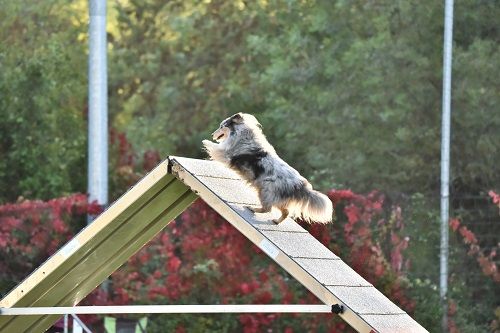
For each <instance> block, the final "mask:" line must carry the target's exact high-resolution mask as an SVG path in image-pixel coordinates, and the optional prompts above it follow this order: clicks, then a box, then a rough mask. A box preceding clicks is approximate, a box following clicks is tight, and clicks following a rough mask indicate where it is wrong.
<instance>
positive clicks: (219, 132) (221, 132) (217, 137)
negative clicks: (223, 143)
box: [212, 128, 225, 141]
mask: <svg viewBox="0 0 500 333" xmlns="http://www.w3.org/2000/svg"><path fill="white" fill-rule="evenodd" d="M224 135H225V133H224V130H222V129H220V128H219V129H218V130H216V131H215V132H213V133H212V138H213V139H214V140H215V141H219V140H221V139H222V138H223V137H224Z"/></svg>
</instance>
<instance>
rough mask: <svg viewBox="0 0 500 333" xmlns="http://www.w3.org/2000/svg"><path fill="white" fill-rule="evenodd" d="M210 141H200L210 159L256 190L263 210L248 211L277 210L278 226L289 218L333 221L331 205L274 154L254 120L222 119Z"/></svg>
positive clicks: (240, 117) (242, 117)
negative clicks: (278, 213) (278, 211)
mask: <svg viewBox="0 0 500 333" xmlns="http://www.w3.org/2000/svg"><path fill="white" fill-rule="evenodd" d="M212 138H213V139H214V140H215V141H217V142H218V143H214V142H212V141H209V140H203V145H204V147H205V150H206V151H207V153H208V155H209V156H210V159H212V160H214V161H218V162H222V163H223V164H225V165H226V166H228V167H230V168H231V169H233V170H235V171H236V172H237V173H238V174H239V175H240V176H241V177H242V178H243V179H245V180H246V181H247V182H248V183H249V184H250V185H252V186H253V187H254V188H255V189H256V190H257V192H258V196H259V199H260V202H261V205H262V207H260V208H252V207H248V208H249V209H250V210H252V211H253V212H255V213H267V212H270V211H271V209H272V208H273V207H276V208H278V209H279V210H280V211H281V217H280V218H279V219H277V220H274V222H275V223H277V224H278V223H280V222H282V221H283V220H284V219H286V218H287V216H289V215H290V216H292V217H300V218H302V219H304V220H305V221H308V222H318V223H328V222H331V221H332V214H333V207H332V202H331V201H330V200H329V199H328V197H327V196H326V195H324V194H322V193H319V192H317V191H315V190H313V188H312V186H311V184H309V182H308V181H307V180H306V179H305V178H304V177H302V176H301V175H300V174H299V173H298V171H297V170H295V169H294V168H292V167H291V166H289V165H288V164H287V163H286V162H285V161H283V160H282V159H281V158H280V157H279V156H278V155H277V154H276V151H275V150H274V148H273V146H271V144H270V143H269V142H268V141H267V139H266V137H265V136H264V133H262V127H261V125H260V124H259V122H258V121H257V119H256V118H255V117H254V116H252V115H250V114H245V113H237V114H235V115H233V116H231V117H229V118H227V119H225V120H224V121H223V122H222V123H221V124H220V126H219V128H218V129H217V130H216V131H215V132H214V133H213V134H212Z"/></svg>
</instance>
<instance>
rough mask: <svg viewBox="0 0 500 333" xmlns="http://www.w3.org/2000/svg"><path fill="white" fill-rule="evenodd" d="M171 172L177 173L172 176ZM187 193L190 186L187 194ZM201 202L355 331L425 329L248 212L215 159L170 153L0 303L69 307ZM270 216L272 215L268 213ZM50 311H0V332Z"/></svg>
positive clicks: (32, 328) (322, 253) (287, 226)
mask: <svg viewBox="0 0 500 333" xmlns="http://www.w3.org/2000/svg"><path fill="white" fill-rule="evenodd" d="M173 175H175V177H176V178H174V177H173ZM190 190H191V191H190ZM193 193H196V194H197V195H199V196H200V197H201V198H202V199H203V200H204V201H206V202H207V204H209V205H210V206H211V207H212V208H213V209H215V210H216V211H217V212H218V213H219V214H220V215H221V216H223V217H224V218H225V219H226V220H227V221H228V222H229V223H231V224H232V225H233V226H234V227H235V228H236V229H237V230H239V231H240V232H241V233H243V234H244V235H245V236H246V237H247V238H248V239H250V240H251V241H252V242H253V243H254V244H256V245H257V246H259V247H260V248H261V249H262V250H263V251H264V252H265V253H266V254H267V255H268V256H270V257H271V258H272V259H273V260H274V261H275V262H277V263H278V264H279V265H280V266H281V267H283V268H284V269H285V270H286V271H287V272H289V273H290V274H291V275H292V276H293V277H295V278H296V279H297V280H298V281H299V282H300V283H301V284H303V285H304V286H305V287H306V288H307V289H309V290H310V291H311V292H312V293H313V294H315V295H316V296H317V297H318V298H319V299H320V300H321V301H322V302H324V303H325V304H327V305H334V304H339V305H342V306H343V307H344V309H345V311H344V312H343V313H341V314H340V316H341V317H342V318H343V319H344V320H345V321H346V322H347V323H349V324H350V325H351V326H352V327H353V328H355V329H356V330H357V331H359V332H427V331H426V330H425V329H424V328H423V327H422V326H420V325H419V324H418V323H417V322H416V321H414V320H413V319H412V318H411V317H410V316H409V315H408V314H407V313H406V312H404V311H403V310H401V309H400V308H399V307H397V306H396V305H395V304H393V303H392V302H391V301H390V300H389V299H387V298H386V297H385V296H384V295H383V294H382V293H380V292H379V291H378V290H377V289H376V288H375V287H373V286H372V285H371V284H370V283H368V282H367V281H366V280H364V279H363V278H362V277H361V276H360V275H358V274H357V273H356V272H355V271H354V270H352V269H351V268H350V267H349V266H348V265H347V264H345V263H344V262H343V261H342V260H341V259H340V258H339V257H337V256H336V255H335V254H333V253H332V252H331V251H330V250H328V249H327V248H326V247H325V246H323V245H322V244H321V243H320V242H319V241H317V240H316V239H315V238H314V237H313V236H312V235H310V234H309V233H308V232H307V231H306V230H305V229H303V228H302V227H300V226H299V225H298V224H297V223H295V222H294V221H293V220H291V219H286V220H285V221H283V222H282V223H281V224H279V225H275V224H274V223H273V222H272V221H271V219H272V218H276V217H278V215H279V213H278V212H276V213H269V214H253V213H252V212H250V211H249V210H248V209H247V208H245V206H259V204H260V203H259V200H258V198H257V195H256V193H255V192H254V191H253V189H251V188H250V187H248V186H247V185H246V184H245V182H244V181H243V180H241V179H240V178H239V177H238V176H237V175H236V174H235V173H234V172H232V171H231V170H229V169H227V168H225V167H223V166H222V165H220V164H218V163H216V162H210V161H204V160H196V159H188V158H181V157H171V158H169V160H168V161H165V162H163V163H161V164H160V165H159V166H158V167H157V168H156V169H155V170H153V171H152V172H151V173H150V174H149V175H147V176H146V177H145V178H144V179H143V180H141V181H140V182H139V183H138V184H137V185H136V186H134V188H132V189H131V190H130V191H129V192H127V193H126V194H125V195H124V196H123V197H122V198H120V199H119V200H118V201H117V202H116V203H115V204H113V205H112V206H111V207H110V208H109V209H108V210H107V211H106V212H104V213H103V214H102V215H101V216H99V217H98V218H97V219H96V221H94V222H93V223H92V224H91V225H89V226H88V227H87V228H86V229H84V230H83V231H82V232H81V233H80V234H78V235H77V236H76V237H75V238H74V239H73V240H72V241H70V242H69V243H68V244H66V245H65V246H64V247H63V248H62V249H61V250H60V251H59V252H57V253H56V254H55V255H54V256H53V257H51V258H50V259H49V260H48V261H47V262H46V263H44V264H43V265H42V266H41V267H40V268H38V269H37V270H36V271H35V272H34V273H33V274H32V275H31V276H29V277H28V278H27V279H26V280H25V281H24V282H23V283H22V284H20V285H19V286H18V287H17V288H15V289H14V290H13V291H12V292H11V293H10V294H9V295H7V296H6V297H5V298H4V299H3V300H2V301H1V302H0V306H1V307H27V306H72V305H75V304H77V303H78V302H79V301H80V300H81V299H82V298H83V297H85V296H86V295H87V294H88V293H90V292H91V291H92V289H94V288H95V287H96V286H97V285H99V284H100V283H101V282H102V281H103V280H104V279H105V278H106V277H107V276H109V275H110V274H111V273H112V272H113V271H114V270H116V269H117V268H118V267H119V266H120V265H121V264H122V263H123V262H125V261H126V260H127V259H128V258H129V257H130V256H131V255H132V254H133V253H135V252H136V251H137V250H138V249H139V248H140V247H141V246H142V245H144V244H145V243H146V242H147V241H148V240H149V239H151V238H152V237H153V236H154V235H155V234H156V233H157V232H158V231H159V230H160V229H161V228H163V227H164V226H165V225H166V224H167V223H168V221H170V220H171V219H172V218H173V217H175V216H176V215H178V214H179V213H180V212H182V211H183V210H184V209H185V208H186V207H187V206H189V205H190V204H191V202H192V201H193V200H194V199H195V198H196V196H195V195H194V194H193ZM273 214H274V215H273ZM57 318H58V316H57V315H52V316H29V317H22V318H21V316H13V317H6V316H0V331H1V332H39V331H43V330H45V329H46V328H47V327H49V326H50V325H51V324H52V323H53V322H54V321H55V320H57Z"/></svg>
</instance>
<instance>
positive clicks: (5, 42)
mask: <svg viewBox="0 0 500 333" xmlns="http://www.w3.org/2000/svg"><path fill="white" fill-rule="evenodd" d="M0 6H1V8H2V11H1V12H0V13H1V14H0V40H1V43H0V68H1V70H0V96H1V98H0V119H1V120H0V202H5V201H13V200H16V198H17V197H18V196H25V197H30V198H42V199H48V198H51V197H54V196H59V195H62V194H65V193H71V192H75V191H84V189H85V176H84V174H85V165H86V164H85V152H86V148H85V142H86V138H85V137H86V130H85V119H84V111H85V104H86V102H85V96H86V69H85V68H86V62H87V60H86V54H85V53H86V52H85V45H84V44H83V43H82V42H81V41H79V40H78V37H79V34H80V33H81V32H82V31H81V29H80V28H78V27H77V26H76V25H75V24H74V22H75V19H76V18H77V15H78V14H79V13H76V12H74V10H73V9H72V7H70V6H68V3H67V2H66V1H62V0H50V1H42V2H36V3H33V2H30V1H14V2H12V1H1V3H0Z"/></svg>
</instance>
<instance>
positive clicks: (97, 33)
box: [88, 0, 108, 223]
mask: <svg viewBox="0 0 500 333" xmlns="http://www.w3.org/2000/svg"><path fill="white" fill-rule="evenodd" d="M89 14H90V15H89V16H90V22H89V102H88V105H89V130H88V145H89V148H88V149H89V151H88V154H89V157H88V158H89V162H88V163H89V164H88V192H89V202H93V201H94V200H97V202H98V204H99V205H102V206H105V205H106V204H107V203H108V84H107V81H108V78H107V68H106V66H107V59H106V47H107V42H106V0H90V1H89ZM91 220H92V217H89V223H90V222H91Z"/></svg>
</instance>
